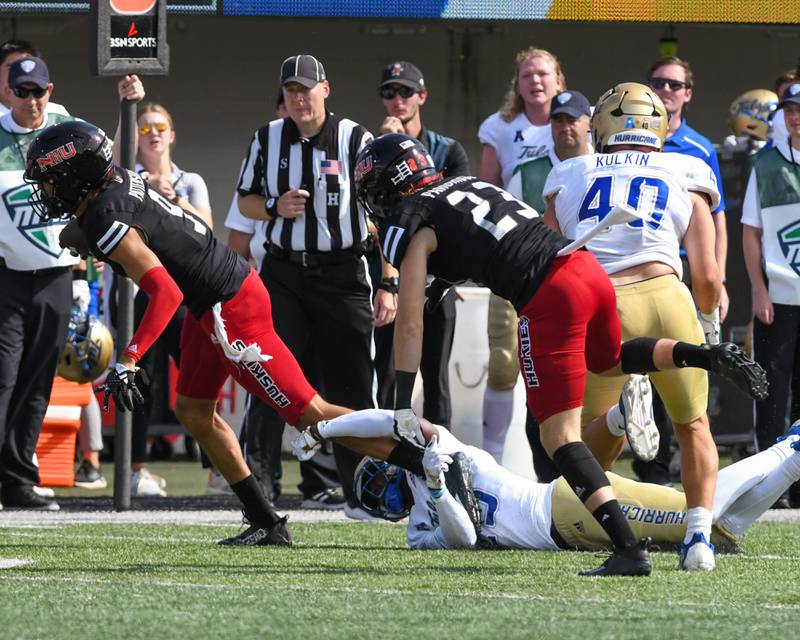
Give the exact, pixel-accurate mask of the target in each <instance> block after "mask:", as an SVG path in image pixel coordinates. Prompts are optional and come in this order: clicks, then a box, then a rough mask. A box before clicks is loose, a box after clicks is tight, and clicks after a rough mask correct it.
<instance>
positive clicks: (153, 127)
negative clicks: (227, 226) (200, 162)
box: [136, 102, 213, 227]
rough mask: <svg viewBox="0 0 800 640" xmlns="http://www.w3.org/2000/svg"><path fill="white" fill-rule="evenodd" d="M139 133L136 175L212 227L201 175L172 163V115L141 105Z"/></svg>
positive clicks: (173, 135) (156, 105) (209, 206)
mask: <svg viewBox="0 0 800 640" xmlns="http://www.w3.org/2000/svg"><path fill="white" fill-rule="evenodd" d="M137 133H138V144H137V156H136V157H137V160H138V164H137V166H136V171H137V172H138V173H139V174H140V175H141V176H142V177H143V178H144V179H145V180H147V182H148V183H149V184H150V185H151V186H153V187H155V188H156V189H158V190H159V191H160V192H161V193H162V194H163V195H165V196H166V197H167V199H168V200H171V201H172V202H174V203H175V204H177V205H178V206H179V207H180V208H181V209H184V210H186V211H189V212H190V213H193V214H195V215H196V216H198V217H200V218H201V219H202V220H203V221H204V222H205V223H206V224H207V225H208V226H209V227H212V226H213V221H212V220H211V205H210V203H209V199H208V188H207V187H206V183H205V181H204V180H203V178H202V177H201V176H200V174H198V173H191V172H189V171H183V170H181V169H180V168H178V166H177V165H176V164H175V163H174V162H173V161H172V156H171V151H172V149H173V148H174V146H175V127H174V125H173V122H172V116H171V115H170V113H169V111H167V110H166V109H165V108H164V107H163V106H162V105H160V104H156V103H154V102H148V103H146V104H144V105H141V106H140V107H139V109H138V118H137Z"/></svg>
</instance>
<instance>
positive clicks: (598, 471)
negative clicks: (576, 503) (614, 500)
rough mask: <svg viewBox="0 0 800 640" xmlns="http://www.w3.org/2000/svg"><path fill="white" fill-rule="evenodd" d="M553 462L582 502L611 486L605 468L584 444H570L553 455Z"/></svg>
mask: <svg viewBox="0 0 800 640" xmlns="http://www.w3.org/2000/svg"><path fill="white" fill-rule="evenodd" d="M553 462H555V463H556V466H557V467H558V470H559V471H560V472H561V475H563V476H564V479H565V480H566V481H567V484H569V486H570V487H572V490H573V491H574V492H575V495H576V496H578V498H579V499H580V501H581V502H585V501H586V499H587V498H588V497H589V496H591V495H592V494H593V493H594V492H595V491H597V490H598V489H602V488H603V487H607V486H609V485H610V484H611V483H610V482H609V481H608V478H607V477H606V474H605V473H604V472H603V468H602V467H601V466H600V463H599V462H597V459H596V458H595V457H594V456H593V455H592V452H591V451H589V447H587V446H586V445H585V444H584V443H583V442H569V443H567V444H565V445H563V446H562V447H559V448H558V449H557V450H556V452H555V453H554V454H553Z"/></svg>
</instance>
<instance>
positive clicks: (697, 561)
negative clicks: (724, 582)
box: [678, 531, 717, 571]
mask: <svg viewBox="0 0 800 640" xmlns="http://www.w3.org/2000/svg"><path fill="white" fill-rule="evenodd" d="M716 564H717V561H716V558H715V554H714V545H713V544H711V543H710V542H709V541H708V540H706V537H705V535H703V534H702V533H700V532H699V531H698V532H696V533H695V534H694V535H693V536H692V539H691V540H690V541H689V542H688V543H687V544H681V551H680V558H679V563H678V566H679V567H680V568H681V569H683V570H684V571H713V570H714V567H715V566H716Z"/></svg>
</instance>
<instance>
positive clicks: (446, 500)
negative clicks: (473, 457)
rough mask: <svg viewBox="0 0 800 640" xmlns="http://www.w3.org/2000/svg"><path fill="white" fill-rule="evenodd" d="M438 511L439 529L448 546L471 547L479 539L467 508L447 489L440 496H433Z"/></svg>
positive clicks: (454, 547) (449, 547) (451, 547)
mask: <svg viewBox="0 0 800 640" xmlns="http://www.w3.org/2000/svg"><path fill="white" fill-rule="evenodd" d="M433 504H434V506H435V507H436V513H438V514H439V530H441V534H442V537H443V538H444V542H445V545H446V548H448V549H471V548H472V547H474V546H475V543H476V542H477V541H478V535H477V534H476V533H475V527H473V526H472V521H471V520H470V519H469V516H468V515H467V512H466V510H465V509H464V507H462V506H461V504H460V503H459V502H458V501H457V500H456V499H455V498H454V497H453V496H451V495H450V492H449V491H447V489H445V491H444V493H443V494H442V496H441V497H440V498H438V499H437V498H433Z"/></svg>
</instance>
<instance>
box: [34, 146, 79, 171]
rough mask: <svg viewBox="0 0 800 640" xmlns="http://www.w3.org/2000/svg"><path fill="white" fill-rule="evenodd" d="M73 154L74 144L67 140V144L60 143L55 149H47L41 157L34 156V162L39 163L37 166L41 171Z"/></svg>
mask: <svg viewBox="0 0 800 640" xmlns="http://www.w3.org/2000/svg"><path fill="white" fill-rule="evenodd" d="M74 155H75V145H74V144H73V143H72V142H67V144H64V145H61V146H60V147H58V148H57V149H53V150H52V151H49V152H48V153H47V155H44V156H42V157H41V158H36V162H37V163H38V164H39V168H40V169H41V170H42V171H47V169H49V168H50V167H54V166H55V165H57V164H59V163H61V162H64V160H69V159H70V158H72V157H73V156H74Z"/></svg>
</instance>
